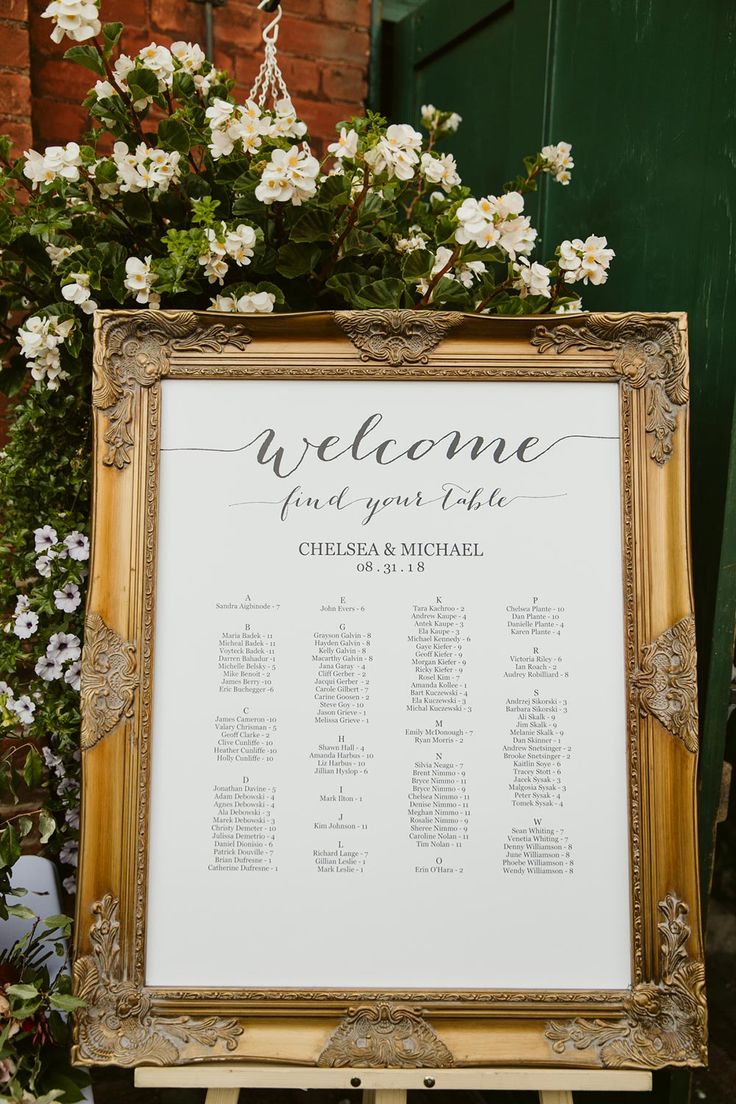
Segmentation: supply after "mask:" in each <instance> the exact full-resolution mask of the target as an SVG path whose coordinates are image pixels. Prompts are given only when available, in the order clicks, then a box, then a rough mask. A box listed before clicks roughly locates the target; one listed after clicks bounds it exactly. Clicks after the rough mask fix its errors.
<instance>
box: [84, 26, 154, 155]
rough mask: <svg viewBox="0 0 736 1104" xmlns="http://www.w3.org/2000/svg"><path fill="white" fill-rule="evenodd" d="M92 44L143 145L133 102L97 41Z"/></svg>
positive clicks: (140, 127) (139, 124)
mask: <svg viewBox="0 0 736 1104" xmlns="http://www.w3.org/2000/svg"><path fill="white" fill-rule="evenodd" d="M92 43H93V45H94V47H95V49H96V50H97V53H98V54H99V55H100V60H101V61H102V64H103V65H104V67H105V73H106V75H107V79H108V80H109V82H110V84H111V85H112V86H113V88H114V89H115V91H116V92H117V94H118V96H120V99H121V100H122V101H123V103H125V104H127V105H128V110H129V111H130V117H131V119H132V120H133V126H134V127H135V129H136V131H137V132H138V137H139V138H140V140H141V142H144V143H145V141H146V136H145V134H144V133H143V127H142V126H141V121H140V119H139V118H138V112H137V111H136V109H135V106H134V105H133V100H132V99H131V97H130V95H129V94H128V93H127V92H124V91H123V89H122V88H121V87H120V85H119V84H118V81H117V78H116V76H115V73H114V72H113V68H112V66H111V65H110V62H109V61H108V60H107V58H106V57H105V52H104V50H103V49H102V47H101V46H100V44H99V42H98V41H97V39H96V38H93V39H92Z"/></svg>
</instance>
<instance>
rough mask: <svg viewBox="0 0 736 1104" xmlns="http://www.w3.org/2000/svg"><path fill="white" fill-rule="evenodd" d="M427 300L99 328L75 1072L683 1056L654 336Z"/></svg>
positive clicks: (685, 600)
mask: <svg viewBox="0 0 736 1104" xmlns="http://www.w3.org/2000/svg"><path fill="white" fill-rule="evenodd" d="M404 313H405V314H410V312H404ZM366 315H368V316H371V317H370V318H366ZM423 317H424V319H426V321H423V319H422V316H420V318H419V319H417V317H416V314H414V312H411V317H410V318H409V319H406V318H404V315H403V314H402V312H393V313H392V312H363V313H362V314H360V315H349V314H347V315H342V316H340V315H336V316H331V315H327V314H325V315H317V316H307V317H306V318H299V317H298V316H289V317H282V318H278V317H275V318H273V319H270V318H269V319H260V318H259V319H247V320H242V319H232V318H227V317H224V316H217V315H215V316H213V315H210V314H208V315H203V316H197V315H194V314H175V313H173V314H167V313H162V314H161V315H159V316H157V317H156V318H153V316H151V315H150V314H148V313H147V312H118V313H111V314H107V315H104V314H103V315H102V316H101V320H100V321H99V323H98V325H99V335H98V347H97V376H96V390H95V404H96V407H97V450H98V452H97V482H96V503H95V534H94V535H95V550H94V557H95V558H94V561H93V580H92V593H91V598H90V606H89V610H88V617H87V638H86V639H87V642H86V651H85V657H86V659H85V671H86V674H87V679H86V682H85V688H84V690H83V705H84V715H83V747H84V748H85V782H86V787H85V797H84V801H85V805H84V811H85V812H84V816H85V820H84V824H85V828H84V833H83V846H82V869H81V900H80V914H79V927H80V930H81V934H80V936H79V944H78V949H77V950H78V959H77V991H78V992H80V994H81V995H83V996H85V999H86V1000H88V1002H89V1006H90V1008H91V1009H94V1008H95V1007H97V1008H99V1007H100V1006H101V1007H102V1008H103V1009H104V1008H105V1007H107V1006H108V1005H109V1004H110V1002H113V1003H114V1002H115V1000H116V999H117V998H116V997H115V993H117V992H118V991H119V986H120V985H121V984H124V985H127V986H130V987H131V991H132V992H134V993H135V994H136V997H135V1000H136V1001H138V1002H140V1004H141V1007H143V1006H145V1009H146V1011H145V1014H144V1013H143V1012H136V1011H130V1012H127V1013H126V1016H127V1020H129V1021H130V1022H129V1023H128V1022H126V1016H124V1017H123V1018H122V1020H121V1021H120V1024H121V1025H122V1026H120V1025H118V1026H116V1028H115V1029H114V1030H112V1032H111V1034H110V1036H109V1038H107V1039H106V1041H105V1043H104V1045H101V1043H100V1037H99V1033H98V1032H96V1031H95V1030H93V1028H94V1023H93V1022H92V1015H93V1013H92V1012H90V1013H85V1012H84V1011H83V1012H82V1013H80V1014H79V1016H78V1018H77V1029H76V1030H77V1043H76V1054H77V1058H78V1059H79V1060H80V1061H82V1062H85V1063H87V1064H95V1063H98V1062H104V1061H119V1060H120V1052H121V1050H122V1049H125V1050H126V1057H127V1058H128V1059H131V1060H132V1062H133V1064H136V1063H137V1062H139V1061H140V1062H143V1063H145V1062H147V1061H151V1060H156V1061H164V1062H166V1063H169V1062H186V1061H202V1060H216V1059H218V1058H226V1059H227V1060H232V1059H236V1060H237V1059H244V1060H248V1061H258V1060H261V1061H287V1062H288V1061H296V1062H301V1063H305V1062H306V1063H308V1064H309V1063H312V1064H319V1065H352V1066H360V1065H367V1066H370V1065H376V1064H378V1065H396V1066H407V1065H409V1066H417V1065H420V1066H421V1065H425V1066H442V1065H447V1064H455V1062H456V1061H457V1057H456V1056H458V1055H465V1056H466V1057H465V1058H464V1059H463V1061H465V1062H466V1064H468V1063H469V1064H478V1065H487V1064H497V1063H500V1064H513V1063H514V1062H522V1061H530V1060H531V1061H534V1062H536V1063H537V1064H540V1063H548V1064H552V1065H554V1064H556V1063H558V1062H561V1063H565V1062H567V1063H568V1064H569V1063H570V1062H572V1063H573V1064H577V1065H601V1064H603V1065H625V1066H631V1067H636V1066H639V1067H643V1068H655V1067H656V1066H658V1065H666V1064H670V1063H671V1064H680V1065H683V1064H690V1065H692V1064H698V1063H699V1062H701V1061H702V1059H703V1056H704V1048H705V1006H704V998H703V996H702V984H701V981H702V978H701V974H702V961H701V958H702V956H701V946H700V932H699V926H698V915H697V890H696V885H697V880H696V863H695V829H694V796H693V794H694V769H695V760H696V756H695V751H696V748H697V718H696V714H695V687H694V636H693V630H692V611H691V609H690V605H689V602H690V596H689V595H690V590H689V563H688V560H687V555H686V551H687V532H686V522H687V504H686V499H685V497H684V496H685V488H686V440H687V438H686V429H687V427H686V414H687V406H686V397H687V392H686V384H687V379H686V367H687V365H686V360H685V359H684V353H683V351H682V343H683V342H684V329H683V326H684V323H683V320H682V318H681V317H680V316H676V315H661V316H645V315H635V316H632V315H628V316H626V315H622V316H613V317H611V318H607V319H603V320H602V321H599V322H598V325H599V327H600V328H601V331H602V332H601V333H600V334H599V335H598V334H597V333H596V330H595V325H593V326H592V327H591V326H588V328H587V330H586V329H584V328H583V327H584V324H585V323H586V321H587V320H586V319H585V318H584V317H581V318H578V319H572V320H571V319H567V318H565V319H559V318H556V317H555V318H554V319H553V318H550V319H547V320H543V321H544V323H545V324H544V325H541V326H540V325H539V320H533V321H534V324H532V320H529V322H526V321H525V320H521V321H520V320H517V319H514V320H511V319H508V320H506V319H493V320H491V319H476V318H473V319H467V320H465V321H461V320H460V318H459V317H458V316H452V315H431V314H428V315H426V316H423ZM367 322H369V323H370V326H369V327H368V329H366V323H367ZM366 334H367V335H368V337H367V338H366ZM637 340H638V341H639V342H640V345H641V343H644V347H645V349H650V347H651V345H652V341H653V340H654V341H658V342H659V346H658V347H659V348H660V353H659V354H658V356H659V360H657V361H656V363H654V362H653V361H654V360H655V358H654V355H653V354H652V353H651V352H649V353H648V354H647V355H648V356H649V357H650V361H652V363H650V364H649V368H648V370H649V372H650V375H647V374H646V373H647V365H646V364H644V366H642V361H641V355H638V356H637V349H640V346H637V345H636V341H637ZM622 349H623V350H624V352H623V353H622V351H621V350H622ZM627 350H628V352H627ZM627 356H628V358H629V360H626V357H627ZM668 358H669V359H668ZM629 363H631V365H633V367H631V368H629V367H627V365H629ZM662 364H664V365H665V368H666V371H665V369H663V368H662ZM667 365H669V366H668V367H667ZM636 372H638V373H639V377H641V378H638V377H637V376H636V374H635V373H636ZM668 372H669V373H670V375H669V376H668V375H667V373H668ZM657 373H659V375H657ZM678 373H679V375H678ZM657 409H659V410H660V411H661V412H662V418H663V420H662V419H660V421H659V422H657V420H656V419H655V418H654V416H653V413H652V412H653V411H655V410H657ZM663 427H664V429H663ZM668 504H669V505H668ZM665 507H666V508H665ZM658 780H659V781H658ZM678 802H679V803H680V808H679V809H678V808H677V803H678ZM113 808H117V809H118V812H117V813H116V814H114V816H115V817H117V819H118V820H119V821H120V822H121V823H122V824H123V827H122V829H121V830H120V831H119V832H118V830H117V829H115V830H114V831H113V832H110V833H109V834H108V837H107V838H106V839H104V840H102V841H101V840H100V838H99V826H100V825H101V824H102V823H103V818H106V819H105V820H104V822H105V823H110V816H111V809H113ZM683 808H685V809H686V812H687V815H685V816H684V817H683ZM654 823H657V825H658V829H659V834H657V833H652V832H651V831H650V829H649V827H648V826H649V825H652V824H654ZM93 824H97V826H98V831H97V837H93V829H92V828H91V825H93ZM675 825H677V828H676V829H675ZM675 832H676V833H677V835H675ZM93 838H94V840H95V841H94V843H93V842H92V840H93ZM676 838H677V840H678V841H679V842H678V843H677V844H675V842H674V840H675V839H676ZM90 909H91V912H90ZM116 948H117V949H116ZM673 977H674V979H675V981H674V982H673V981H672V978H673ZM667 979H670V980H669V981H668V980H667ZM652 985H656V986H659V989H658V990H657V991H658V994H659V996H658V998H657V999H658V1000H660V1001H661V1002H662V1006H663V1007H662V1011H661V1013H660V1018H662V1017H663V1018H664V1019H666V1020H667V1021H668V1022H670V1021H671V1020H672V1018H673V1016H674V1019H675V1020H677V1023H678V1026H677V1029H676V1031H675V1033H674V1036H673V1037H672V1038H670V1039H669V1041H668V1043H667V1044H666V1045H665V1046H664V1049H663V1048H662V1046H661V1045H658V1044H657V1042H656V1038H655V1036H656V1035H657V1032H660V1033H661V1030H662V1026H661V1022H660V1020H658V1019H657V1016H656V1015H655V1017H654V1021H655V1024H654V1026H652V1025H649V1026H650V1028H651V1031H650V1035H651V1037H650V1035H647V1030H648V1028H647V1026H646V1025H645V1024H644V1023H643V1021H642V1022H639V1019H638V1018H637V1017H641V1015H642V1013H641V1011H640V1006H641V1002H640V1001H638V1000H637V995H638V994H639V993H642V994H643V993H644V992H645V991H646V989H647V986H649V987H651V986H652ZM673 985H674V987H675V988H676V989H677V993H675V992H672V993H670V989H672V987H673ZM116 987H117V988H116ZM668 987H669V988H668ZM683 990H684V991H685V993H686V995H687V1000H686V1001H685V1004H686V1005H687V1012H683V1011H682V993H681V991H683ZM678 994H679V995H678ZM678 1000H679V1001H680V1004H677V1001H678ZM668 1001H669V1002H671V1004H672V1008H669V1006H668V1003H667V1002H668ZM688 1001H689V1004H688ZM133 1003H134V1004H135V1001H133ZM675 1005H677V1009H679V1011H677V1012H676V1015H675V1012H673V1009H674V1008H675ZM116 1007H117V1005H116ZM458 1011H462V1012H463V1013H464V1016H462V1017H460V1018H458V1016H457V1012H458ZM602 1011H603V1012H605V1016H604V1018H603V1020H601V1012H602ZM264 1013H267V1015H264ZM116 1016H117V1019H116V1024H117V1023H118V1020H119V1019H120V1017H119V1012H118V1013H116ZM678 1016H679V1020H678ZM509 1017H513V1020H512V1019H511V1018H509ZM685 1021H687V1022H685ZM512 1022H513V1023H515V1025H516V1026H515V1028H514V1030H513V1031H512V1030H511V1028H510V1025H511V1023H512ZM601 1024H603V1025H604V1026H605V1030H604V1027H602V1026H600V1025H601ZM596 1025H597V1026H596ZM657 1025H658V1026H657ZM131 1048H132V1050H131ZM126 1064H131V1062H130V1061H126Z"/></svg>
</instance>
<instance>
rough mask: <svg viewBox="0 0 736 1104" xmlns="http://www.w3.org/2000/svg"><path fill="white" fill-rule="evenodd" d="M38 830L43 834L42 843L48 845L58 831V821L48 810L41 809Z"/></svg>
mask: <svg viewBox="0 0 736 1104" xmlns="http://www.w3.org/2000/svg"><path fill="white" fill-rule="evenodd" d="M38 830H39V832H40V833H41V843H48V842H49V840H50V839H51V837H52V836H53V834H54V832H55V831H56V821H55V820H54V818H53V817H52V815H51V813H49V812H47V810H46V809H41V811H40V813H39V814H38Z"/></svg>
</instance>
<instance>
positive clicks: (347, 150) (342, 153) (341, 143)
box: [327, 127, 358, 161]
mask: <svg viewBox="0 0 736 1104" xmlns="http://www.w3.org/2000/svg"><path fill="white" fill-rule="evenodd" d="M327 152H328V153H331V154H333V155H334V156H335V157H339V158H341V159H342V158H343V157H348V158H349V159H350V160H351V161H352V160H355V158H356V157H357V156H358V134H357V132H356V131H354V130H346V129H345V127H342V128H341V129H340V137H339V138H338V139H337V141H336V142H332V143H330V145H329V146H328V147H327Z"/></svg>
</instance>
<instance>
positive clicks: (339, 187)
mask: <svg viewBox="0 0 736 1104" xmlns="http://www.w3.org/2000/svg"><path fill="white" fill-rule="evenodd" d="M349 189H350V185H349V183H348V180H347V178H346V177H345V176H328V177H327V179H326V180H325V181H324V182H323V183H322V185H321V187H320V189H319V196H318V199H319V202H320V203H329V204H331V205H337V204H339V203H347V200H348V193H349Z"/></svg>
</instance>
